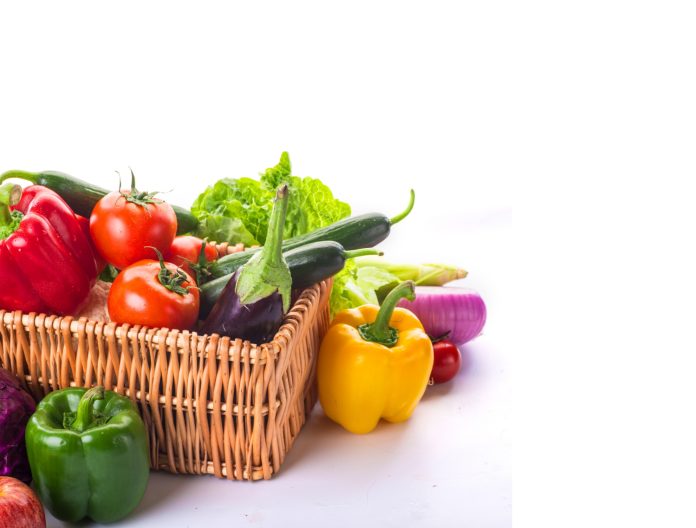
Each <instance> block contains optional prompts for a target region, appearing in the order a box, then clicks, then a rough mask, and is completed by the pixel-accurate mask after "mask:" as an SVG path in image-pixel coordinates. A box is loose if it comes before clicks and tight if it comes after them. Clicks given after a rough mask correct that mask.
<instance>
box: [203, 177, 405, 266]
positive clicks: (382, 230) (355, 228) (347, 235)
mask: <svg viewBox="0 0 696 528" xmlns="http://www.w3.org/2000/svg"><path fill="white" fill-rule="evenodd" d="M415 197H416V195H415V193H414V192H413V190H411V199H410V201H409V204H408V207H407V208H406V210H405V211H404V212H402V213H401V214H399V215H397V216H395V217H393V218H389V217H387V216H385V215H383V214H381V213H367V214H363V215H360V216H353V217H350V218H344V219H343V220H339V221H338V222H336V223H334V224H331V225H329V226H326V227H322V228H321V229H317V230H316V231H312V232H311V233H307V234H306V235H301V236H297V237H294V238H289V239H288V240H286V241H284V242H283V251H288V250H291V249H295V248H298V247H302V246H305V245H307V244H310V243H313V242H322V241H334V242H338V243H339V244H341V245H342V246H343V248H344V249H349V250H350V249H361V248H367V247H373V246H376V245H377V244H379V243H380V242H382V240H384V239H385V238H387V236H389V231H390V229H391V226H393V225H394V224H396V223H397V222H400V221H401V220H403V219H404V218H406V216H407V215H408V214H409V213H410V212H411V209H413V204H414V201H415ZM258 250H259V248H255V249H249V250H247V251H243V252H240V253H232V254H231V255H227V256H225V257H222V258H221V259H220V260H218V261H217V262H215V263H214V264H213V266H212V267H211V268H210V272H211V274H212V276H213V277H223V276H225V275H229V274H230V273H234V271H235V270H236V269H237V268H238V267H239V266H241V265H242V264H244V262H246V261H247V260H249V259H250V258H251V256H252V255H253V254H254V253H255V252H256V251H258Z"/></svg>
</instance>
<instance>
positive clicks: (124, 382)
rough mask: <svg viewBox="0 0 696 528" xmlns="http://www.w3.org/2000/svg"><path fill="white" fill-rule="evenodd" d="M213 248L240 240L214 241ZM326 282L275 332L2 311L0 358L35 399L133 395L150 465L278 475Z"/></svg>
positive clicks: (308, 389) (312, 395)
mask: <svg viewBox="0 0 696 528" xmlns="http://www.w3.org/2000/svg"><path fill="white" fill-rule="evenodd" d="M218 248H219V249H220V250H221V254H225V253H228V252H229V253H231V252H234V251H239V250H240V248H239V247H235V248H229V249H228V248H227V246H226V245H221V246H218ZM329 291H330V282H329V281H324V282H322V283H319V284H317V285H315V286H313V287H311V288H308V289H306V290H305V291H304V292H303V293H302V294H301V296H300V297H299V299H298V300H297V301H296V302H295V304H294V305H293V307H292V308H291V310H290V311H289V312H288V314H287V316H286V318H285V321H284V323H283V326H282V327H281V328H280V330H279V331H278V333H277V334H276V336H275V338H274V340H273V341H272V342H270V343H266V344H263V345H260V346H259V345H255V344H252V343H249V342H248V341H241V340H239V339H235V340H231V339H229V338H227V337H223V338H220V337H218V336H217V335H213V336H207V335H206V336H202V335H197V334H196V333H194V332H188V331H178V330H167V329H149V328H143V327H140V326H129V325H116V324H115V323H108V324H107V323H98V322H94V321H89V320H86V319H84V318H83V319H80V320H74V319H73V318H71V317H57V316H50V315H44V314H22V313H21V312H6V311H2V310H0V323H1V324H0V345H1V348H0V366H2V367H3V368H6V369H8V370H10V371H11V372H14V373H15V374H16V375H17V376H18V377H19V378H20V380H22V381H23V382H24V383H25V386H26V387H27V389H28V390H29V391H30V392H31V394H32V395H33V396H34V398H35V399H36V400H37V401H38V400H39V399H41V398H42V397H43V396H45V395H46V394H47V393H49V392H51V391H53V390H56V389H61V388H65V387H70V386H78V387H89V386H94V385H103V386H104V387H105V388H106V389H108V390H114V391H116V392H118V393H120V394H124V395H126V396H128V397H130V398H131V399H132V400H133V401H134V402H136V403H137V405H138V407H139V409H140V411H141V414H142V417H143V420H144V421H145V424H146V427H147V429H148V433H149V445H150V457H151V465H152V467H153V468H155V469H162V470H165V471H169V472H172V473H185V474H213V475H215V476H217V477H221V478H228V479H234V480H258V479H268V478H270V477H271V475H273V474H274V473H276V472H277V471H278V470H279V468H280V465H281V464H282V462H283V459H284V458H285V455H286V454H287V452H288V451H289V449H290V447H291V446H292V443H293V442H294V440H295V438H296V437H297V435H298V433H299V432H300V429H301V428H302V425H303V424H304V422H305V420H306V417H307V415H308V414H309V412H310V411H311V410H312V408H313V406H314V404H315V402H316V399H317V393H316V383H315V370H316V356H317V352H318V349H319V344H320V342H321V339H322V337H323V335H324V333H325V332H326V329H327V327H328V324H329V310H328V296H329Z"/></svg>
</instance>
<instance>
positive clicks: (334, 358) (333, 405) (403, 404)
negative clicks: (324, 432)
mask: <svg viewBox="0 0 696 528" xmlns="http://www.w3.org/2000/svg"><path fill="white" fill-rule="evenodd" d="M403 297H406V298H408V299H410V300H413V299H415V285H414V283H413V281H406V282H403V283H401V284H399V285H398V286H396V287H395V288H394V289H393V290H392V291H391V292H390V293H389V295H387V297H386V298H385V299H384V302H383V303H382V307H381V308H380V307H378V306H374V305H369V304H368V305H365V306H360V307H359V308H353V309H351V310H343V311H342V312H339V313H338V314H336V316H335V317H334V319H333V321H332V323H331V326H330V328H329V330H328V332H327V333H326V336H325V337H324V340H323V341H322V343H321V348H320V350H319V360H318V366H317V380H318V384H319V400H320V401H321V406H322V407H323V408H324V412H325V413H326V415H327V416H328V417H329V418H331V419H332V420H333V421H335V422H337V423H339V424H340V425H342V426H343V427H344V428H345V429H347V430H348V431H350V432H352V433H369V432H370V431H372V430H373V429H374V428H375V427H376V426H377V423H378V422H379V419H380V418H384V419H385V420H387V421H389V422H403V421H404V420H407V419H408V418H409V417H410V416H411V414H412V413H413V411H414V409H415V408H416V405H417V404H418V402H419V401H420V399H421V397H422V396H423V393H424V392H425V388H426V387H427V385H428V380H429V379H430V372H431V370H432V368H433V346H432V343H431V341H430V338H429V337H428V334H427V333H426V332H425V330H424V329H423V325H422V324H421V322H420V321H419V320H418V318H417V317H416V316H415V315H414V314H413V313H412V312H410V311H409V310H406V309H405V308H396V304H397V302H399V300H400V299H401V298H403Z"/></svg>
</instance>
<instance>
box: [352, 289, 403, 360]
mask: <svg viewBox="0 0 696 528" xmlns="http://www.w3.org/2000/svg"><path fill="white" fill-rule="evenodd" d="M404 297H405V298H407V299H408V300H409V301H412V300H414V299H415V298H416V283H415V282H413V281H404V282H402V283H400V284H398V285H396V286H395V287H394V289H393V290H392V291H390V292H389V294H388V295H387V296H386V297H385V299H384V301H382V306H381V307H380V309H379V312H378V313H377V317H376V318H375V322H374V323H367V324H364V325H360V326H359V327H358V331H359V332H360V335H361V336H362V338H363V339H364V340H365V341H374V342H376V343H380V344H382V345H384V346H387V347H392V346H394V345H395V344H396V342H397V341H398V339H399V332H398V330H397V329H396V328H392V327H391V326H389V321H390V320H391V317H392V315H393V313H394V308H396V304H397V303H398V302H399V301H400V300H401V299H403V298H404Z"/></svg>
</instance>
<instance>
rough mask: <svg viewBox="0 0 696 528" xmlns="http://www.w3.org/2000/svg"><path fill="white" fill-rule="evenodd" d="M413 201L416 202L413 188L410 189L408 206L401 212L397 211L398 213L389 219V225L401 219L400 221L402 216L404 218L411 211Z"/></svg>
mask: <svg viewBox="0 0 696 528" xmlns="http://www.w3.org/2000/svg"><path fill="white" fill-rule="evenodd" d="M414 203H416V191H414V190H413V189H411V198H410V199H409V201H408V206H407V207H406V209H405V210H404V211H403V212H401V213H399V214H398V215H396V216H394V217H392V218H391V220H389V223H390V224H391V225H394V224H398V223H399V222H401V221H402V220H403V219H404V218H406V217H407V216H408V214H409V213H410V212H411V210H412V209H413V204H414Z"/></svg>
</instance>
